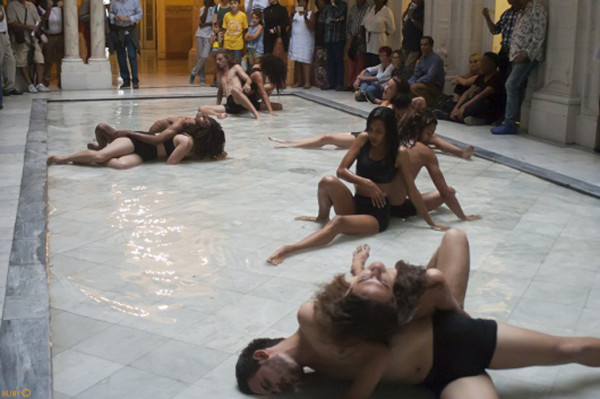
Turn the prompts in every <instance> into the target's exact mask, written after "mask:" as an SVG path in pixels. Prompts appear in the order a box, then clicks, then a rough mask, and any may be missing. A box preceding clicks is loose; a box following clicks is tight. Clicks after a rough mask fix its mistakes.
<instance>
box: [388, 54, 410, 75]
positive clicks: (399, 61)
mask: <svg viewBox="0 0 600 399" xmlns="http://www.w3.org/2000/svg"><path fill="white" fill-rule="evenodd" d="M405 61H406V60H405V58H404V54H402V50H394V51H393V52H392V66H393V67H394V69H393V70H392V76H401V77H403V78H404V79H406V80H408V79H410V77H411V76H412V70H411V69H409V68H408V67H407V66H406V62H405Z"/></svg>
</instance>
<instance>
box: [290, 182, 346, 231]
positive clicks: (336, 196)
mask: <svg viewBox="0 0 600 399" xmlns="http://www.w3.org/2000/svg"><path fill="white" fill-rule="evenodd" d="M317 201H318V202H319V213H318V215H317V217H316V218H315V217H312V216H300V217H297V218H296V220H305V221H311V222H318V223H327V221H329V212H330V211H331V207H333V210H334V211H335V213H336V214H337V215H351V214H353V213H354V212H355V206H354V199H353V197H352V193H351V192H350V189H348V187H346V185H345V184H344V183H342V182H341V180H340V179H338V178H337V177H335V176H326V177H324V178H322V179H321V181H320V182H319V187H318V189H317Z"/></svg>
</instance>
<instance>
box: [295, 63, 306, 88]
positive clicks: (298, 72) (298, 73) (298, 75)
mask: <svg viewBox="0 0 600 399" xmlns="http://www.w3.org/2000/svg"><path fill="white" fill-rule="evenodd" d="M303 84H304V76H302V67H301V63H300V62H298V61H294V85H293V86H292V87H293V88H297V87H301V86H302V85H303Z"/></svg>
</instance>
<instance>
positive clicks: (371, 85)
mask: <svg viewBox="0 0 600 399" xmlns="http://www.w3.org/2000/svg"><path fill="white" fill-rule="evenodd" d="M365 76H375V75H371V74H370V73H369V72H365ZM383 89H384V87H383V85H381V83H379V81H378V80H369V81H366V82H365V81H363V82H362V83H361V84H360V88H359V90H360V91H362V92H364V93H365V95H366V96H367V97H368V98H369V100H370V101H371V102H372V101H373V99H375V98H379V99H381V97H383Z"/></svg>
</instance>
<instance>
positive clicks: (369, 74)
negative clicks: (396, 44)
mask: <svg viewBox="0 0 600 399" xmlns="http://www.w3.org/2000/svg"><path fill="white" fill-rule="evenodd" d="M391 55H392V49H391V48H390V47H388V46H383V47H381V48H380V49H379V60H380V61H381V64H379V65H375V66H373V67H369V68H365V69H363V70H362V72H361V73H360V74H359V75H358V77H357V78H356V81H354V89H356V92H355V94H354V99H355V100H356V101H369V102H374V100H375V99H376V98H378V99H381V98H382V96H383V90H384V87H385V84H386V83H387V82H388V80H390V79H391V77H392V70H393V69H394V66H393V65H392V63H391V62H390V56H391Z"/></svg>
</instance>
